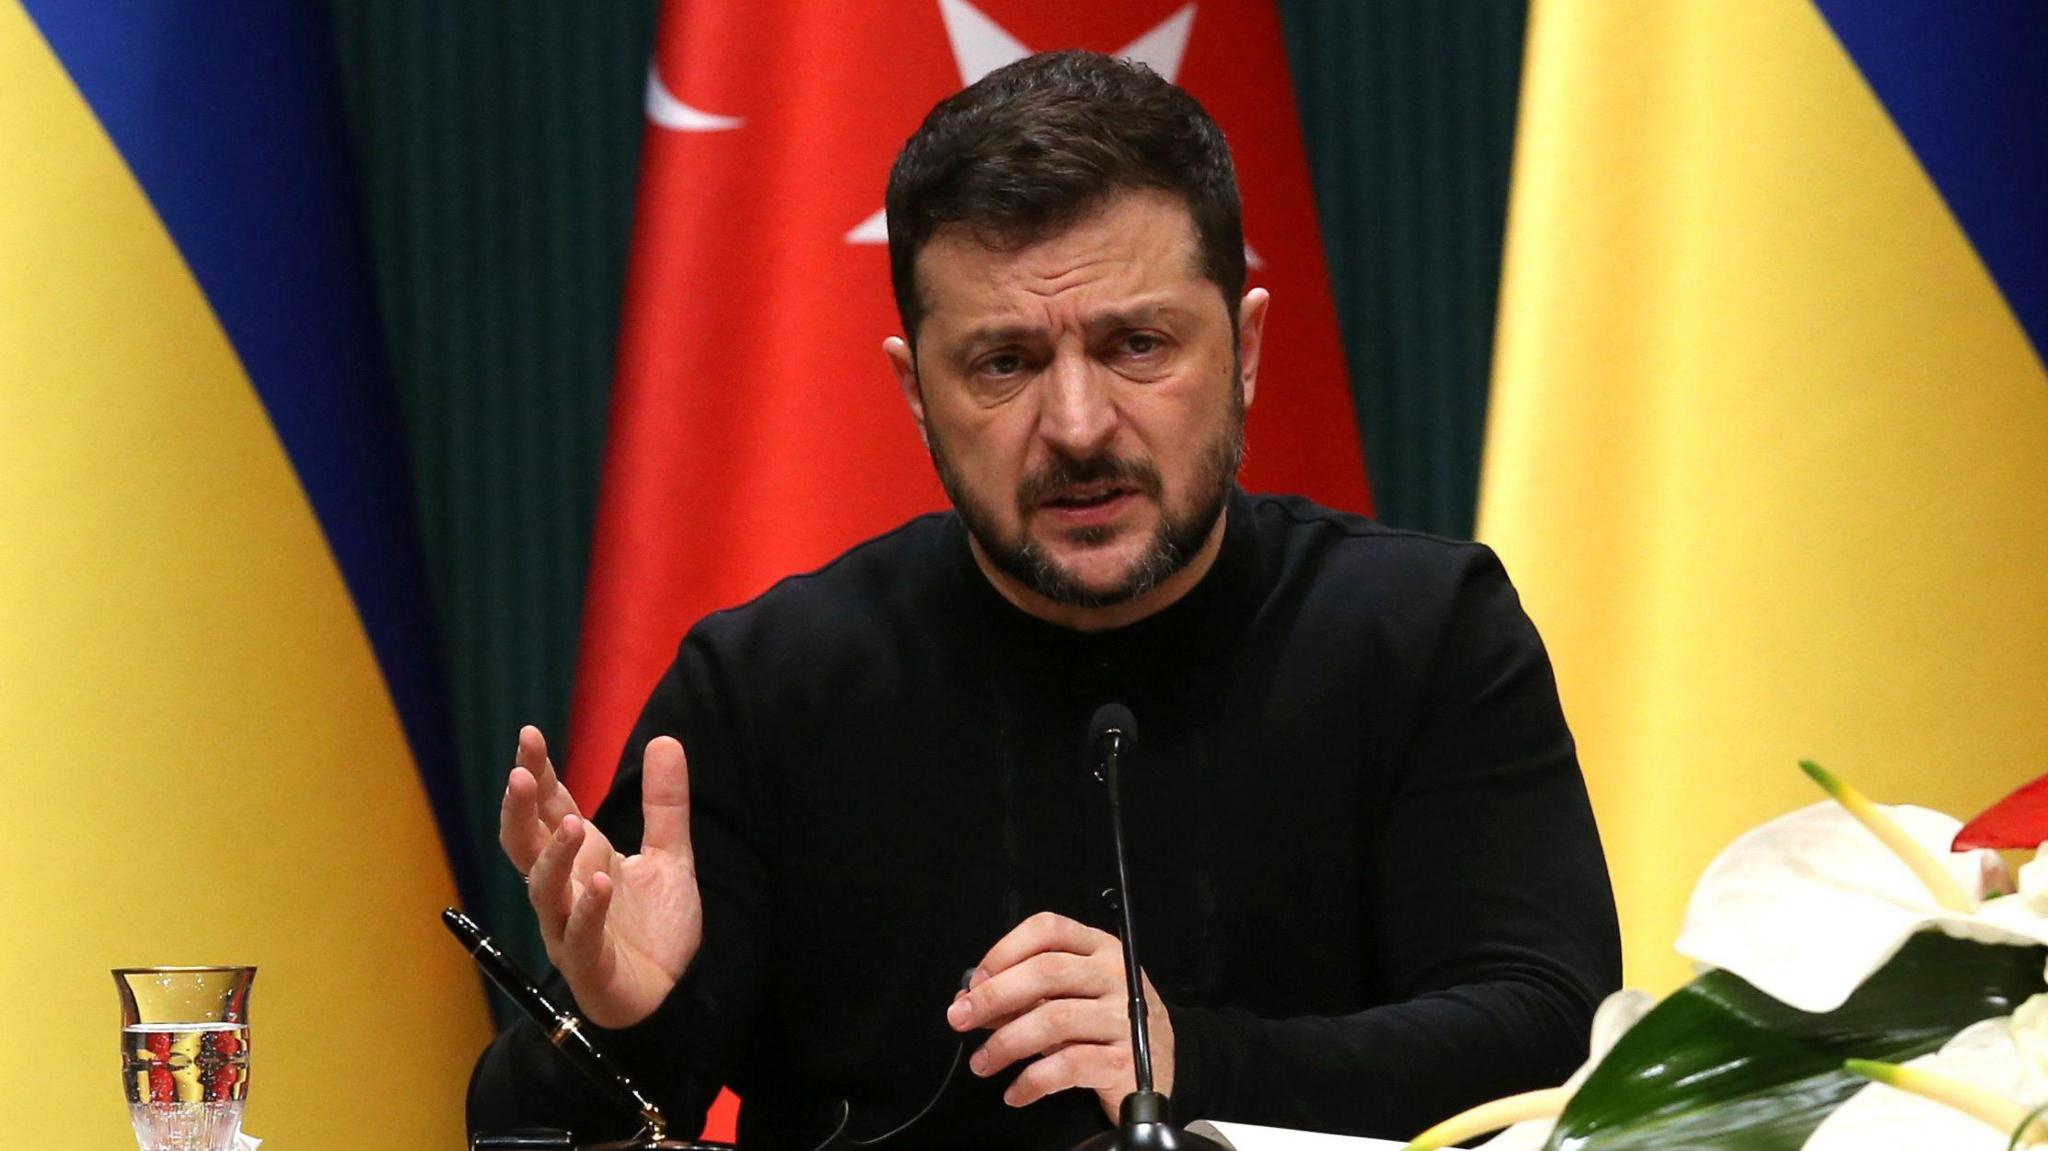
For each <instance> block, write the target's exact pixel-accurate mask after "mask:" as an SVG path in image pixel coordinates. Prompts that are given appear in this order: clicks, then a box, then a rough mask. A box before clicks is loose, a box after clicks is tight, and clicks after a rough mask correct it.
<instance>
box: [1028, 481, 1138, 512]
mask: <svg viewBox="0 0 2048 1151" xmlns="http://www.w3.org/2000/svg"><path fill="white" fill-rule="evenodd" d="M1135 492H1136V489H1134V488H1129V487H1125V486H1123V485H1122V484H1087V485H1084V486H1080V487H1072V488H1067V489H1065V490H1063V491H1061V492H1059V493H1057V494H1055V495H1053V496H1052V497H1051V498H1049V499H1047V500H1046V501H1045V506H1046V507H1049V508H1057V509H1059V510H1061V511H1087V510H1089V509H1092V508H1100V507H1107V506H1109V505H1110V504H1113V503H1116V502H1117V501H1118V500H1121V499H1123V498H1124V497H1125V496H1129V495H1133V494H1135Z"/></svg>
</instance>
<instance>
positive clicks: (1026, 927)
mask: <svg viewBox="0 0 2048 1151" xmlns="http://www.w3.org/2000/svg"><path fill="white" fill-rule="evenodd" d="M1141 977H1142V973H1141ZM1145 1003H1146V1007H1147V1009H1148V1010H1147V1013H1146V1014H1147V1020H1148V1022H1149V1023H1150V1024H1151V1032H1152V1075H1153V1080H1154V1082H1153V1087H1154V1088H1156V1089H1157V1090H1158V1091H1160V1092H1161V1093H1164V1094H1171V1093H1172V1092H1173V1025H1172V1023H1171V1022H1170V1021H1169V1020H1168V1017H1167V1013H1166V1006H1165V1004H1163V1003H1161V1002H1160V1001H1159V994H1158V992H1156V991H1154V990H1153V988H1152V981H1151V980H1150V979H1145ZM1129 1008H1130V998H1129V996H1128V995H1126V993H1125V991H1124V949H1123V945H1122V944H1121V943H1119V942H1117V938H1116V936H1114V935H1110V934H1108V933H1107V932H1103V931H1097V930H1096V929H1094V928H1092V927H1089V926H1088V925H1086V924H1084V923H1077V922H1075V921H1074V920H1072V919H1068V918H1066V917H1065V916H1063V915H1055V914H1053V913H1052V912H1049V911H1045V912H1040V913H1039V914H1037V915H1034V916H1032V917H1031V918H1029V919H1027V920H1025V921H1024V922H1022V923H1020V924H1018V925H1017V926H1016V927H1015V928H1012V929H1011V931H1010V933H1009V934H1008V935H1005V936H1003V938H1002V939H1000V940H998V941H997V943H996V945H995V946H994V947H992V948H990V949H989V953H988V954H987V955H986V956H984V957H983V958H982V961H981V965H980V966H979V967H978V968H977V969H976V970H975V973H974V975H973V977H972V980H971V982H970V984H969V987H968V990H967V991H966V992H965V993H963V994H962V995H961V996H960V997H958V998H956V999H955V1000H954V1001H953V1005H952V1006H951V1007H949V1008H948V1009H947V1010H946V1022H947V1023H949V1024H950V1025H952V1027H953V1029H954V1030H955V1031H969V1030H973V1029H975V1028H990V1029H993V1030H994V1032H995V1034H993V1035H990V1036H989V1037H988V1041H987V1042H986V1043H983V1044H982V1045H981V1049H980V1050H979V1051H976V1052H975V1053H974V1054H973V1055H972V1056H971V1057H969V1059H968V1061H967V1067H968V1069H969V1070H970V1071H972V1072H974V1073H975V1074H976V1075H981V1076H989V1075H994V1074H995V1073H996V1072H998V1071H1001V1070H1002V1069H1003V1068H1005V1067H1008V1066H1009V1065H1010V1064H1012V1063H1015V1062H1017V1061H1018V1060H1019V1059H1032V1058H1034V1057H1035V1058H1036V1061H1035V1062H1033V1063H1032V1064H1031V1065H1030V1066H1029V1067H1026V1068H1025V1069H1024V1070H1023V1071H1022V1072H1021V1073H1020V1074H1019V1075H1018V1076H1017V1079H1016V1082H1014V1083H1011V1084H1010V1086H1009V1087H1008V1088H1007V1089H1006V1090H1005V1091H1004V1092H1003V1102H1005V1103H1008V1104H1009V1105H1010V1106H1012V1107H1022V1106H1025V1105H1026V1104H1029V1103H1035V1102H1037V1101H1038V1100H1040V1099H1042V1098H1044V1097H1045V1096H1047V1095H1050V1094H1052V1093H1053V1092H1055V1091H1064V1090H1066V1089H1067V1088H1069V1087H1086V1088H1089V1089H1090V1090H1092V1091H1094V1092H1095V1097H1096V1099H1097V1101H1098V1102H1100V1103H1101V1104H1102V1110H1103V1112H1104V1113H1105V1114H1107V1115H1108V1116H1109V1117H1110V1119H1111V1120H1115V1119H1116V1117H1117V1110H1118V1108H1120V1107H1121V1106H1122V1105H1123V1100H1124V1096H1126V1095H1129V1094H1130V1093H1131V1092H1132V1091H1135V1090H1137V1072H1136V1070H1135V1069H1134V1067H1133V1065H1132V1061H1131V1060H1132V1057H1131V1018H1130V1011H1129Z"/></svg>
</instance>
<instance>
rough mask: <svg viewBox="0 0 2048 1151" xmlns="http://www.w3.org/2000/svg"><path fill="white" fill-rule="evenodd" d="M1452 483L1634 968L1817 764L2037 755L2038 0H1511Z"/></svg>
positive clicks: (2043, 438) (1648, 963)
mask: <svg viewBox="0 0 2048 1151" xmlns="http://www.w3.org/2000/svg"><path fill="white" fill-rule="evenodd" d="M1521 117H1522V119H1521V127H1520V135H1519V139H1518V143H1517V155H1516V159H1515V170H1514V191H1513V197H1512V210H1511V214H1510V221H1509V240H1508V256H1507V268H1506V275H1505V280H1504V283H1503V287H1502V311H1501V327H1500V339H1499V345H1498V358H1497V361H1496V374H1495V378H1494V394H1493V402H1492V410H1491V414H1490V423H1489V428H1488V439H1487V446H1486V462H1485V475H1484V479H1483V483H1482V489H1483V491H1482V499H1481V511H1480V531H1481V535H1482V536H1483V537H1484V538H1485V539H1487V540H1488V541H1490V542H1491V543H1492V544H1493V545H1494V546H1495V547H1496V548H1498V549H1499V551H1500V552H1501V554H1502V556H1503V558H1504V559H1505V560H1506V562H1507V565H1508V567H1509V570H1510V571H1512V572H1513V573H1514V575H1515V579H1516V582H1517V584H1518V586H1519V587H1520V588H1521V590H1522V593H1523V597H1524V599H1525V601H1526V602H1527V605H1528V608H1529V611H1530V613H1531V615H1532V616H1533V617H1534V618H1535V619H1536V621H1537V623H1538V624H1539V626H1541V627H1542V629H1543V631H1544V635H1545V638H1546V639H1547V640H1548V641H1549V645H1550V650H1551V654H1552V656H1553V657H1554V658H1555V661H1556V664H1557V669H1558V675H1559V684H1560V688H1561V690H1562V693H1563V696H1564V701H1565V707H1566V712H1567V715H1568V716H1569V717H1570V718H1571V721H1572V726H1573V729H1574V731H1575V732H1576V733H1577V735H1578V737H1579V742H1580V750H1581V756H1582V759H1583V762H1584V764H1585V768H1586V772H1587V776H1588V780H1589V783H1590V784H1591V787H1592V790H1593V794H1594V802H1595V806H1596V809H1597V811H1598V813H1599V816H1600V823H1601V831H1602V834H1603V835H1604V837H1605V839H1606V842H1607V845H1608V851H1609V857H1610V861H1611V864H1612V867H1613V871H1614V876H1615V885H1616V893H1617V896H1618V898H1619V901H1620V904H1621V912H1622V922H1623V926H1624V932H1625V940H1626V944H1627V947H1628V969H1629V978H1630V980H1631V981H1632V982H1636V983H1639V984H1645V985H1649V986H1653V987H1658V988H1663V987H1668V986H1670V985H1672V984H1674V983H1676V982H1677V981H1678V980H1679V979H1680V978H1682V977H1683V975H1684V974H1685V967H1684V965H1683V964H1682V962H1681V961H1680V960H1679V959H1678V957H1677V956H1675V955H1674V954H1673V953H1672V951H1671V943H1672V940H1673V938H1674V937H1675V936H1676V934H1677V931H1678V925H1679V921H1680V917H1681V914H1682V912H1683V909H1684V905H1685V900H1686V897H1687V894H1688V892H1689V891H1690V890H1691V887H1692V884H1693V881H1694V880H1695V879H1696V878H1697V877H1698V875H1699V873H1700V870H1701V869H1702V867H1703V866H1704V865H1705V864H1706V862H1707V860H1708V859H1709V858H1710V857H1711V856H1712V855H1713V853H1714V852H1715V851H1717V850H1718V849H1719V848H1720V847H1722V846H1723V845H1724V844H1726V843H1727V842H1728V841H1729V840H1730V839H1732V838H1733V837H1734V836H1735V835H1736V834H1737V833H1738V832H1740V831H1741V830H1743V829H1744V828H1746V827H1749V826H1751V825H1754V824H1756V823H1758V822H1761V821H1762V820H1764V819H1767V818H1769V817H1771V816H1774V815H1777V814H1779V813H1781V812H1784V811H1786V810H1789V809H1791V808H1793V807H1796V806H1799V805H1802V804H1805V803H1807V802H1810V801H1812V800H1814V799H1816V798H1817V796H1816V794H1815V793H1814V792H1813V790H1812V789H1811V786H1810V785H1809V784H1808V783H1807V782H1806V780H1805V778H1804V777H1803V776H1802V775H1800V773H1799V772H1798V770H1797V769H1796V766H1795V765H1796V763H1797V761H1798V760H1799V759H1800V758H1801V757H1803V756H1810V757H1812V758H1815V759H1817V760H1819V761H1820V762H1822V763H1823V764H1826V765H1827V766H1828V767H1830V768H1833V769H1834V770H1836V771H1837V772H1839V773H1840V774H1842V775H1843V776H1845V777H1847V778H1848V779H1850V780H1852V781H1853V782H1855V783H1856V784H1857V785H1859V786H1860V787H1861V788H1862V789H1863V790H1864V791H1866V792H1868V793H1870V794H1871V795H1872V796H1873V797H1875V798H1878V799H1880V800H1884V801H1891V802H1914V803H1920V804H1925V805H1928V806H1932V807H1938V808H1942V809H1944V810H1947V811H1949V812H1951V813H1953V814H1956V815H1958V816H1963V817H1967V816H1969V815H1971V814H1973V813H1974V812H1975V811H1977V810H1978V809H1980V808H1982V807H1983V806H1985V805H1987V804H1988V803H1990V802H1991V801H1992V800H1994V799H1996V798H1997V797H1998V796H1999V795H2001V794H2003V793H2004V792H2005V791H2006V790H2008V789H2009V788H2011V787H2013V786H2015V785H2017V784H2019V783H2021V782H2023V781H2025V780H2027V779H2031V778H2032V777H2034V776H2036V775H2039V774H2040V773H2041V772H2043V771H2044V770H2048V373H2044V370H2043V366H2042V354H2043V349H2044V348H2048V5H2043V4H2041V3H2039V2H2038V0H2011V2H1997V0H1982V2H1977V0H1972V2H1967V3H1958V2H1952V0H1886V2H1884V3H1867V2H1863V0H1818V2H1816V0H1744V2H1743V3H1739V4H1728V3H1721V2H1718V0H1668V2H1659V3H1613V2H1611V0H1538V2H1537V3H1536V5H1535V7H1534V10H1533V12H1532V18H1531V26H1530V40H1529V49H1528V59H1527V64H1526V69H1525V73H1524V89H1523V97H1522V111H1521Z"/></svg>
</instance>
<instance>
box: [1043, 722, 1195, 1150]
mask: <svg viewBox="0 0 2048 1151" xmlns="http://www.w3.org/2000/svg"><path fill="white" fill-rule="evenodd" d="M1088 735H1089V742H1090V743H1091V744H1093V745H1095V746H1096V747H1097V748H1099V749H1100V753H1101V761H1100V766H1099V767H1098V768H1097V775H1096V778H1098V779H1100V780H1101V781H1102V785H1103V787H1105V788H1107V789H1108V791H1109V829H1110V839H1111V841H1112V842H1113V843H1114V844H1115V845H1116V883H1117V893H1118V898H1117V912H1118V916H1119V919H1118V923H1117V931H1118V934H1119V935H1120V936H1121V937H1122V939H1121V942H1122V943H1123V949H1124V985H1125V987H1126V988H1128V989H1129V991H1130V1012H1131V1064H1132V1067H1133V1070H1134V1071H1135V1072H1136V1075H1137V1080H1138V1089H1137V1090H1136V1091H1133V1092H1131V1093H1130V1094H1129V1095H1126V1096H1124V1101H1123V1106H1122V1107H1120V1108H1119V1109H1118V1115H1117V1125H1116V1127H1115V1128H1114V1129H1113V1130H1109V1131H1104V1132H1102V1133H1101V1134H1099V1135H1092V1136H1090V1137H1089V1138H1088V1139H1086V1140H1084V1141H1083V1142H1082V1143H1081V1144H1080V1146H1078V1147H1076V1148H1075V1149H1074V1151H1223V1148H1222V1146H1221V1145H1220V1144H1218V1143H1217V1142H1216V1141H1215V1140H1213V1139H1205V1138H1203V1137H1202V1136H1200V1135H1195V1134H1191V1133H1190V1132H1189V1131H1188V1130H1187V1129H1186V1128H1184V1127H1180V1126H1177V1125H1175V1124H1174V1122H1173V1120H1172V1118H1171V1117H1170V1112H1169V1110H1168V1099H1167V1097H1166V1096H1165V1095H1163V1094H1161V1093H1160V1092H1158V1091H1156V1090H1154V1089H1153V1085H1152V1027H1151V1019H1150V1017H1149V1016H1148V1015H1147V1009H1146V1006H1145V976H1144V972H1143V969H1142V968H1141V967H1140V966H1139V964H1138V933H1137V929H1136V928H1135V927H1134V926H1133V924H1132V915H1131V871H1130V865H1129V863H1128V861H1127V860H1126V858H1125V852H1124V814H1123V802H1122V795H1121V793H1120V789H1119V787H1118V780H1117V770H1118V760H1119V759H1121V758H1122V756H1123V752H1124V749H1125V747H1126V746H1127V745H1129V744H1132V743H1135V742H1137V738H1138V722H1137V719H1136V718H1135V717H1134V716H1132V715H1131V709H1130V708H1127V707H1125V706H1123V705H1122V704H1119V703H1106V704H1103V705H1102V706H1101V707H1099V708H1097V709H1096V711H1095V715H1094V718H1092V719H1090V720H1089V722H1088Z"/></svg>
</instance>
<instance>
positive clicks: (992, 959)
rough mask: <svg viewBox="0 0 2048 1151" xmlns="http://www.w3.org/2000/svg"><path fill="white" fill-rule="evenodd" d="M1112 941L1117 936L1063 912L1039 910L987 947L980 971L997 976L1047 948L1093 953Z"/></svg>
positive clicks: (1082, 953) (1113, 941)
mask: <svg viewBox="0 0 2048 1151" xmlns="http://www.w3.org/2000/svg"><path fill="white" fill-rule="evenodd" d="M1115 942H1116V936H1114V935H1110V934H1108V933H1107V932H1102V931H1097V930H1095V929H1094V928H1092V927H1090V926H1088V925H1087V924H1085V923H1082V922H1080V921H1078V920H1073V919H1068V918H1067V917H1066V916H1064V915H1056V914H1054V913H1052V912H1050V911H1041V912H1039V913H1038V914H1037V915H1034V916H1032V917H1031V918H1029V919H1027V920H1025V921H1024V922H1022V923H1020V924H1018V925H1017V926H1015V927H1013V928H1011V929H1010V933H1009V934H1008V935H1005V936H1003V937H1002V938H1001V939H998V940H996V945H995V946H994V947H991V948H989V951H988V954H987V955H985V956H983V957H982V960H981V970H982V971H983V972H984V973H986V974H988V975H997V974H999V973H1001V972H1003V971H1006V970H1008V969H1009V968H1011V967H1014V966H1016V965H1017V964H1019V963H1022V962H1023V961H1024V960H1026V959H1029V958H1030V957H1032V956H1034V955H1038V954H1040V953H1042V952H1047V951H1069V952H1072V953H1074V954H1075V955H1093V954H1094V953H1095V952H1097V951H1100V950H1101V949H1102V948H1103V946H1104V945H1105V944H1114V943H1115Z"/></svg>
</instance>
